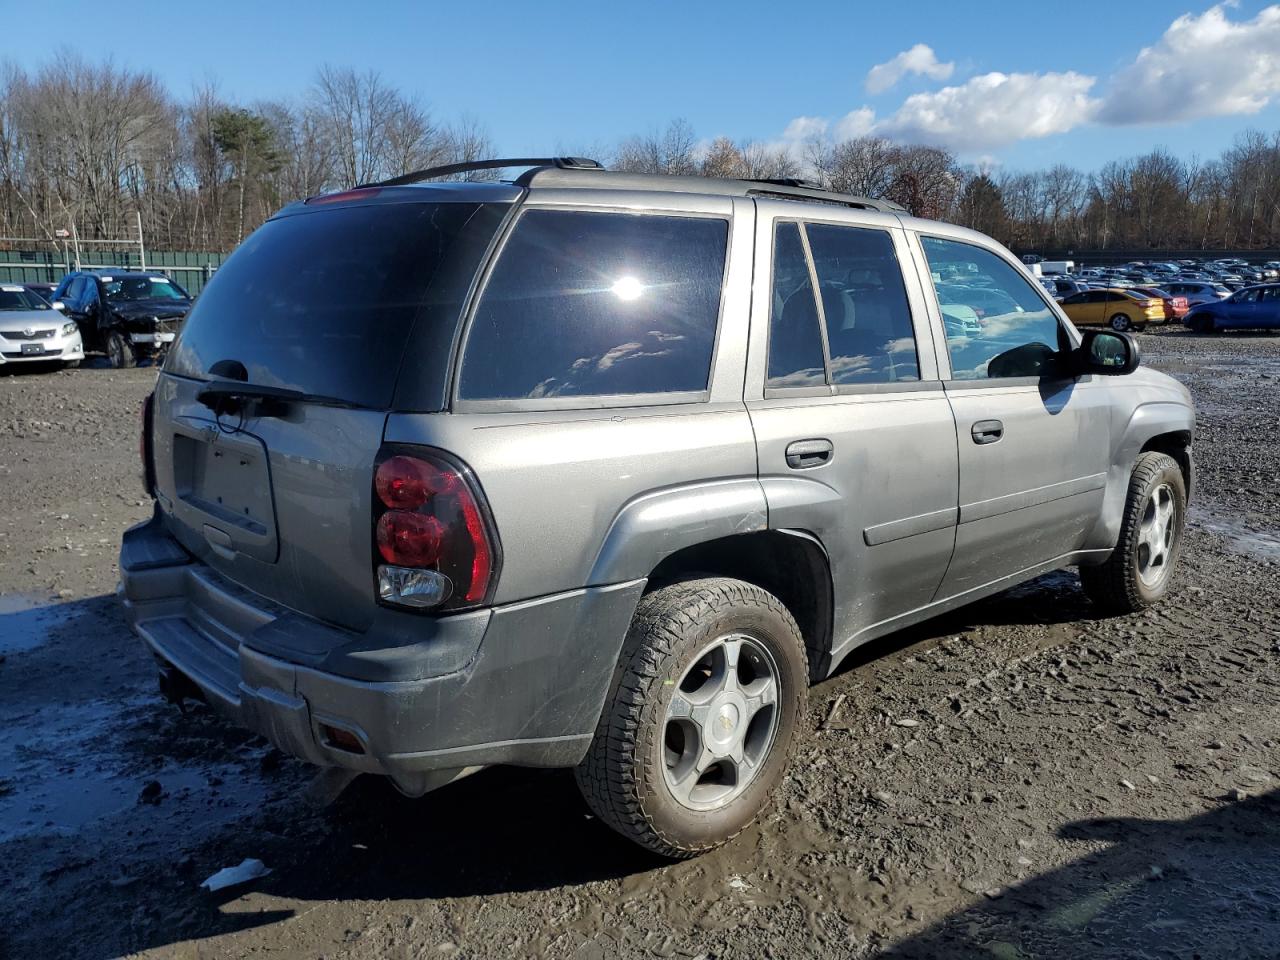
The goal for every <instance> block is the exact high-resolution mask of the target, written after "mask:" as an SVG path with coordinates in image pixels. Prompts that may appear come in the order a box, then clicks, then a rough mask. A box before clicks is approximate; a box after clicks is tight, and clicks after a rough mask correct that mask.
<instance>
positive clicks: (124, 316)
mask: <svg viewBox="0 0 1280 960" xmlns="http://www.w3.org/2000/svg"><path fill="white" fill-rule="evenodd" d="M191 302H192V299H191V295H190V294H188V293H187V291H186V290H184V289H183V288H182V287H181V286H180V285H179V284H177V283H176V282H174V281H173V280H172V279H170V278H169V277H166V276H165V275H164V274H162V273H158V272H140V271H134V270H118V269H110V268H108V269H101V270H77V271H73V272H72V273H69V274H67V275H66V276H65V277H63V278H62V280H61V282H59V283H58V284H57V285H56V286H55V285H53V284H39V283H30V284H8V283H6V284H0V364H8V363H57V364H60V365H61V366H63V367H76V366H79V365H80V362H81V361H82V360H84V358H85V351H86V350H88V351H97V352H100V353H105V354H106V356H107V360H108V361H109V362H110V363H111V365H112V366H113V367H131V366H134V365H135V364H136V363H138V362H139V361H144V360H156V359H159V358H160V357H162V356H163V354H164V352H165V351H166V350H167V349H168V348H169V345H170V344H172V343H173V341H174V339H175V338H176V337H177V333H178V327H179V326H180V325H181V322H182V320H183V318H185V317H186V315H187V311H189V310H190V309H191Z"/></svg>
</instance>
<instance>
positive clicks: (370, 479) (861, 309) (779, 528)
mask: <svg viewBox="0 0 1280 960" xmlns="http://www.w3.org/2000/svg"><path fill="white" fill-rule="evenodd" d="M517 163H521V164H527V165H530V166H531V167H532V169H530V170H529V171H528V172H526V173H524V174H523V175H521V176H520V177H519V178H518V179H516V180H515V181H514V182H503V183H485V184H479V183H457V182H450V183H440V182H434V183H432V182H422V181H426V180H429V179H430V178H431V177H434V176H438V175H441V174H448V173H457V172H459V171H460V170H462V169H464V168H463V167H448V168H437V169H435V170H430V171H424V172H423V173H421V174H417V175H409V176H406V177H402V178H398V179H396V180H393V181H387V182H384V183H381V184H375V185H371V186H368V187H365V188H359V189H355V190H352V191H349V192H345V193H340V194H334V195H328V196H321V197H316V198H312V199H310V200H308V201H305V202H300V203H296V204H293V205H292V206H289V207H287V208H285V209H284V210H282V211H281V212H280V213H279V214H278V215H277V216H276V217H274V218H273V219H272V220H271V221H269V222H268V223H267V224H265V225H264V226H263V227H262V228H261V229H259V230H258V231H257V232H256V233H254V234H253V235H252V236H251V237H250V238H249V239H247V240H246V241H245V242H244V243H243V244H242V245H241V247H240V249H239V250H238V251H237V252H236V253H235V255H234V256H232V257H231V259H230V260H229V261H228V262H227V263H226V265H225V266H223V267H222V268H221V269H220V270H219V271H218V273H217V275H216V276H215V277H214V278H213V281H212V282H211V283H210V284H209V286H208V287H207V289H206V290H205V291H204V293H203V294H202V296H201V297H200V299H199V300H198V301H197V303H196V305H195V308H194V309H193V310H192V312H191V314H190V316H189V319H188V320H187V322H186V326H185V329H184V331H183V332H182V334H181V336H180V338H179V340H178V342H177V344H176V345H175V347H174V349H173V350H172V352H171V353H170V355H169V357H168V359H167V361H166V363H165V365H164V369H163V371H162V372H161V373H160V375H159V378H158V381H157V383H156V388H155V391H154V394H153V395H152V397H151V398H150V400H149V401H148V404H147V406H146V408H145V410H144V424H145V426H144V434H143V439H144V443H143V455H144V466H145V471H146V483H147V488H148V490H149V491H150V492H151V494H152V495H153V496H154V498H155V513H154V516H153V518H152V519H151V520H150V521H148V522H147V523H145V524H142V525H140V526H137V527H134V528H133V529H131V530H129V531H128V532H127V533H126V534H125V536H124V542H123V545H122V548H121V555H120V569H121V573H122V578H123V584H122V588H121V592H122V596H123V600H124V606H125V611H126V614H127V617H128V620H129V622H130V623H131V624H132V625H133V627H134V629H135V630H136V631H137V632H138V633H139V634H140V635H141V636H142V638H143V639H144V640H145V641H146V643H147V644H148V646H149V647H150V649H151V650H152V651H153V652H154V654H155V656H156V658H157V659H158V660H159V663H160V670H161V682H162V688H163V689H164V691H165V692H166V693H167V694H168V695H169V697H170V698H172V699H174V700H177V701H179V702H181V701H182V699H184V698H186V697H197V698H199V699H202V700H204V701H206V702H207V703H208V704H209V705H210V706H211V707H212V708H213V709H215V710H217V711H220V712H221V713H223V714H225V715H227V716H229V717H232V718H235V719H236V720H238V721H240V722H242V723H244V724H245V725H247V726H249V727H251V728H252V729H254V730H256V731H258V732H260V733H262V734H263V735H264V736H265V737H267V738H268V739H269V740H270V741H271V742H272V743H274V744H276V745H277V746H278V747H280V748H281V749H282V750H285V751H287V752H289V753H291V754H294V755H296V756H298V757H302V758H305V759H307V760H309V761H312V762H314V763H316V764H320V765H324V766H328V767H331V768H341V769H343V770H346V771H359V772H367V773H378V774H385V775H386V776H388V777H390V778H391V779H392V780H393V781H394V783H395V784H396V786H397V787H398V788H399V789H400V790H402V791H404V792H405V793H407V794H411V795H418V794H422V793H424V792H426V791H428V790H430V789H433V788H435V787H438V786H440V785H442V784H444V783H447V782H449V781H450V780H454V779H457V778H458V777H461V776H464V775H466V774H468V773H471V772H473V771H475V770H478V769H480V768H481V767H485V766H488V765H491V764H521V765H529V766H542V767H569V768H574V769H575V770H576V774H577V778H578V782H579V784H580V785H581V788H582V791H583V793H584V794H585V796H586V800H587V802H588V804H589V805H590V806H591V808H592V809H593V810H594V811H595V812H596V813H597V814H598V815H599V816H600V818H601V819H602V820H603V821H605V822H606V823H608V824H610V825H611V826H612V827H614V828H616V829H617V830H619V831H620V832H622V833H623V834H625V835H626V836H628V837H631V838H632V839H634V840H635V841H637V842H639V843H641V844H644V845H645V846H647V847H649V848H651V849H653V850H656V851H659V852H661V853H663V854H666V855H668V856H688V855H691V854H696V853H699V852H701V851H705V850H708V849H710V848H711V847H714V846H716V845H717V844H720V843H723V842H725V841H726V840H728V839H729V838H731V837H733V836H734V835H735V834H737V833H738V832H739V831H740V830H742V829H743V828H744V827H745V826H746V825H747V824H749V823H750V822H751V821H752V820H753V819H754V818H755V817H756V816H757V815H758V814H759V812H760V811H761V809H762V808H763V807H764V805H765V804H766V801H767V800H768V798H769V796H770V794H771V792H772V791H773V790H774V789H775V788H776V787H777V786H778V784H779V782H780V780H781V779H782V778H783V776H784V775H785V771H786V765H787V755H788V753H789V751H790V749H791V747H792V745H793V743H794V741H795V739H796V738H797V736H799V735H800V733H801V731H802V728H803V725H804V722H805V721H804V717H805V706H806V694H807V688H808V685H809V684H810V683H811V682H815V681H819V680H822V679H823V678H825V677H827V676H829V675H830V674H831V673H832V672H833V671H834V670H835V669H836V668H837V667H838V666H839V665H840V662H841V661H842V660H843V659H844V658H845V657H846V656H848V655H849V653H850V652H851V651H853V650H854V649H855V648H856V647H858V646H859V645H861V644H863V643H866V642H867V641H869V640H871V639H873V638H875V637H878V636H881V635H883V634H886V633H890V632H892V631H895V630H899V629H901V628H903V627H905V626H907V625H908V624H912V623H916V622H918V621H921V620H924V619H926V618H928V617H932V616H935V615H937V614H939V613H941V612H943V611H945V610H949V609H952V608H954V607H957V606H960V605H962V604H965V603H968V602H970V601H972V600H976V599H978V598H979V597H983V596H987V595H989V594H992V593H996V592H998V591H1000V590H1004V589H1006V588H1007V587H1009V586H1011V585H1013V584H1015V583H1018V582H1019V581H1023V580H1027V579H1029V578H1031V577H1035V576H1037V575H1039V574H1042V573H1044V572H1046V571H1049V570H1054V569H1056V568H1059V567H1065V566H1070V565H1079V566H1080V568H1081V569H1080V573H1081V580H1082V582H1083V584H1084V588H1085V590H1086V591H1087V592H1088V594H1089V595H1090V596H1091V597H1092V598H1093V599H1094V600H1096V601H1097V602H1098V603H1100V604H1101V605H1102V606H1103V607H1104V608H1105V609H1107V610H1110V611H1132V610H1136V609H1138V608H1141V607H1144V606H1146V605H1148V604H1151V603H1154V602H1155V601H1157V600H1159V599H1160V598H1161V597H1162V596H1163V595H1164V594H1165V592H1166V591H1167V590H1168V589H1169V583H1170V578H1171V575H1172V573H1173V569H1174V566H1175V564H1176V562H1177V558H1178V554H1179V549H1180V547H1181V541H1182V529H1183V520H1184V517H1185V515H1186V508H1187V495H1188V492H1189V490H1190V488H1191V482H1192V458H1191V439H1192V430H1193V426H1194V414H1193V410H1192V406H1191V402H1190V398H1189V395H1188V393H1187V391H1186V390H1185V389H1184V388H1183V387H1182V386H1180V385H1179V384H1178V383H1177V382H1175V381H1174V380H1172V379H1170V378H1169V377H1166V376H1164V375H1162V374H1160V373H1156V372H1154V371H1152V370H1148V369H1144V368H1140V367H1139V357H1138V348H1137V346H1136V344H1135V342H1134V341H1133V340H1132V339H1131V338H1130V337H1128V336H1126V335H1124V334H1118V333H1113V332H1111V331H1108V330H1089V331H1086V332H1084V333H1083V334H1082V333H1080V332H1079V331H1077V330H1076V329H1074V328H1073V327H1072V325H1071V323H1070V322H1069V321H1068V320H1067V319H1066V317H1065V316H1064V315H1063V314H1062V312H1061V310H1060V309H1059V308H1058V307H1057V305H1056V304H1054V302H1053V300H1052V299H1051V298H1050V297H1049V296H1048V295H1047V294H1046V293H1045V292H1044V291H1043V290H1042V289H1040V287H1039V285H1038V284H1037V283H1036V282H1035V280H1034V279H1033V278H1032V277H1031V276H1030V274H1028V273H1027V272H1026V270H1025V269H1024V268H1023V267H1022V265H1021V264H1019V262H1018V261H1017V259H1016V258H1014V257H1013V256H1011V255H1010V254H1009V252H1008V251H1007V250H1005V249H1004V248H1003V247H1001V246H1000V245H998V244H996V243H994V242H993V241H992V240H990V239H989V238H987V237H985V236H982V235H980V234H977V233H973V232H972V231H969V230H963V229H960V228H957V227H953V226H948V225H946V224H942V223H935V222H932V221H927V220H919V219H914V218H912V217H910V216H908V215H907V214H906V213H905V211H903V210H902V209H901V208H899V207H897V206H895V205H893V204H890V203H885V202H881V201H875V200H866V199H860V198H855V197H850V196H845V195H840V194H832V193H825V192H822V191H820V190H816V189H812V188H810V187H808V186H806V185H804V184H801V183H797V182H795V181H788V182H778V183H770V182H759V181H755V182H745V181H735V180H712V179H703V178H696V177H687V178H686V177H650V176H639V175H629V174H617V173H608V172H605V171H604V170H602V169H600V168H599V167H598V166H597V165H596V164H594V163H592V162H590V161H580V160H574V159H559V160H549V161H529V160H525V161H492V162H490V163H489V164H488V165H489V166H514V165H516V164H517ZM477 166H479V165H468V167H467V168H468V169H471V168H475V167H477ZM956 318H962V319H961V320H957V319H956Z"/></svg>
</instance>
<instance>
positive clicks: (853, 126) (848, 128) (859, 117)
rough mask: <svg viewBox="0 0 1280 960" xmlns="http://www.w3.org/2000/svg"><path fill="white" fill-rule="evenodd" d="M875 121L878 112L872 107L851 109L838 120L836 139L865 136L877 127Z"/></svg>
mask: <svg viewBox="0 0 1280 960" xmlns="http://www.w3.org/2000/svg"><path fill="white" fill-rule="evenodd" d="M875 123H876V112H875V111H874V110H872V109H871V108H870V107H859V108H858V109H857V110H850V111H849V112H848V113H846V114H845V115H844V116H843V117H841V118H840V119H839V120H837V121H836V126H835V134H836V139H837V140H852V139H853V138H854V137H865V136H866V135H867V134H868V133H870V132H871V131H872V129H873V128H874V127H875Z"/></svg>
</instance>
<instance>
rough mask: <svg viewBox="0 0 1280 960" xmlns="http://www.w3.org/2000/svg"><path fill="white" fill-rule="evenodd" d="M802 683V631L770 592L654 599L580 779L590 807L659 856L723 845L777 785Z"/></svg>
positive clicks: (741, 590)
mask: <svg viewBox="0 0 1280 960" xmlns="http://www.w3.org/2000/svg"><path fill="white" fill-rule="evenodd" d="M807 681H808V668H807V658H806V653H805V647H804V641H803V639H802V637H801V635H800V630H799V628H798V627H797V626H796V623H795V620H794V619H793V618H792V616H791V614H790V613H789V612H788V610H787V608H786V607H785V606H783V604H782V602H781V601H779V600H778V599H777V598H776V597H774V596H773V595H772V594H770V593H768V592H766V591H764V590H762V589H760V588H759V587H756V586H754V585H752V584H749V583H744V582H742V581H740V580H730V579H725V578H715V579H704V580H690V581H687V582H684V583H678V584H673V585H672V586H669V587H663V588H662V589H659V590H655V591H654V592H653V593H650V594H648V595H647V596H645V597H644V598H643V599H642V600H641V601H640V605H639V607H638V608H637V610H636V615H635V618H634V620H633V621H632V624H631V629H630V631H629V632H628V635H627V641H626V644H625V646H624V648H623V652H622V660H621V664H620V667H619V672H618V675H617V677H616V678H615V681H614V687H613V692H612V699H611V701H610V702H608V703H606V704H605V708H604V712H603V714H602V716H601V718H600V723H599V725H598V727H597V729H596V734H595V739H594V740H593V741H592V744H591V748H590V749H589V751H588V752H587V756H586V757H585V759H584V760H583V761H582V763H581V765H579V767H578V769H577V772H576V773H577V780H578V786H579V788H580V789H581V790H582V794H583V796H584V797H585V798H586V801H587V804H588V805H589V806H590V807H591V809H592V810H594V811H595V813H596V815H597V816H599V817H600V819H601V820H603V821H604V822H605V823H607V824H608V825H609V826H611V827H612V828H613V829H614V830H617V831H618V832H619V833H621V834H622V835H623V836H625V837H628V838H629V839H631V840H634V841H635V842H636V843H639V844H641V845H642V846H645V847H647V848H649V849H650V850H653V851H655V852H657V853H660V854H662V855H664V856H668V857H689V856H693V855H695V854H699V853H703V852H705V851H707V850H710V849H712V848H713V847H717V846H719V845H720V844H722V843H725V842H726V841H728V840H730V839H732V838H733V837H734V836H736V835H737V834H738V833H740V832H741V831H742V830H743V829H744V828H746V827H747V826H748V825H749V824H750V823H751V822H752V821H753V820H755V819H756V817H757V816H758V815H759V814H760V812H761V810H763V809H764V808H765V806H766V805H767V803H768V801H769V799H770V797H771V795H772V793H773V790H774V789H775V788H776V787H777V785H778V783H779V782H780V781H781V780H782V777H783V774H784V773H785V772H786V766H787V756H788V754H789V752H790V749H791V744H792V741H793V740H794V739H795V736H796V731H797V729H798V727H799V724H800V718H801V717H802V716H803V715H804V710H805V703H806V698H807V692H808V691H807Z"/></svg>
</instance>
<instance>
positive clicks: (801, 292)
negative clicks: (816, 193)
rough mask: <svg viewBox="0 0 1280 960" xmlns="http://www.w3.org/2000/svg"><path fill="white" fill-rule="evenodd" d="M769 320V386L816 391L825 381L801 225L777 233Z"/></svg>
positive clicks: (788, 225) (780, 226)
mask: <svg viewBox="0 0 1280 960" xmlns="http://www.w3.org/2000/svg"><path fill="white" fill-rule="evenodd" d="M770 317H771V319H770V321H769V379H768V381H767V385H768V386H770V387H775V388H776V387H814V386H819V387H820V386H824V385H825V384H826V382H827V371H826V363H825V361H824V359H823V356H822V333H821V331H820V330H819V329H818V307H817V303H816V301H815V300H814V297H813V281H812V279H811V278H810V276H809V261H808V259H807V258H806V257H805V255H804V246H803V245H802V244H801V242H800V224H798V223H786V222H784V223H779V224H778V225H777V226H776V227H775V228H774V232H773V309H772V311H771V313H770Z"/></svg>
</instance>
